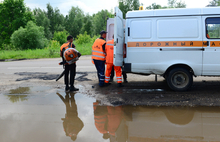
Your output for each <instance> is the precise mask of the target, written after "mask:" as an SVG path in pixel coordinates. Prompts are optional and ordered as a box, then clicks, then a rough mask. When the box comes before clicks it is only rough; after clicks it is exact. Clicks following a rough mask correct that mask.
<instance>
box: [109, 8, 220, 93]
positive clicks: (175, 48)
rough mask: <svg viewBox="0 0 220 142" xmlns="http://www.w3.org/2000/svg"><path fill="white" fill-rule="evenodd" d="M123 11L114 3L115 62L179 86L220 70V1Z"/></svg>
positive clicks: (184, 87) (181, 88)
mask: <svg viewBox="0 0 220 142" xmlns="http://www.w3.org/2000/svg"><path fill="white" fill-rule="evenodd" d="M122 17H123V16H122V12H121V11H120V9H119V8H118V7H115V18H113V19H111V18H110V19H108V21H107V31H108V34H107V40H110V39H111V37H112V35H113V34H114V41H115V44H114V45H115V46H114V65H116V66H122V65H123V63H124V68H125V71H126V72H129V73H137V74H146V75H150V74H156V75H161V76H163V77H164V78H165V79H166V81H167V84H168V86H169V87H170V88H171V89H172V90H175V91H186V90H188V89H189V88H190V87H191V86H192V83H193V76H220V7H206V8H181V9H160V10H143V11H130V12H128V13H127V14H126V20H124V19H123V18H122ZM113 21H114V22H113ZM113 29H114V30H113Z"/></svg>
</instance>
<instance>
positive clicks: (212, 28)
mask: <svg viewBox="0 0 220 142" xmlns="http://www.w3.org/2000/svg"><path fill="white" fill-rule="evenodd" d="M206 37H207V38H220V18H207V19H206Z"/></svg>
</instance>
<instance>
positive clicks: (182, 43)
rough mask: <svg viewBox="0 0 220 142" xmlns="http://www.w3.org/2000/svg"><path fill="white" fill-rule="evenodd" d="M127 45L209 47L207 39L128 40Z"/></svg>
mask: <svg viewBox="0 0 220 142" xmlns="http://www.w3.org/2000/svg"><path fill="white" fill-rule="evenodd" d="M219 43H220V42H219ZM127 47H207V41H204V42H203V41H159V42H128V46H127Z"/></svg>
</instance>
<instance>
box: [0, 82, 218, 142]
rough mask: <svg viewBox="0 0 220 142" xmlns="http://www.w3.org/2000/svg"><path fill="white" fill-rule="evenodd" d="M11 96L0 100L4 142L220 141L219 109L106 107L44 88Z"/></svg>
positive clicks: (0, 137) (0, 138)
mask: <svg viewBox="0 0 220 142" xmlns="http://www.w3.org/2000/svg"><path fill="white" fill-rule="evenodd" d="M10 93H11V94H10ZM10 93H9V94H6V95H1V96H0V105H1V107H0V125H1V127H0V132H1V133H0V141H1V142H5V141H9V142H30V141H31V142H39V141H48V142H50V141H54V142H70V141H76V142H89V141H96V142H103V141H104V142H105V141H106V142H126V141H127V142H155V141H157V142H165V141H166V142H183V141H184V142H196V141H199V142H208V141H209V142H214V141H215V142H216V141H220V107H193V108H190V107H148V106H136V107H135V106H123V105H120V103H116V104H117V106H104V105H101V104H102V102H99V101H97V100H95V99H94V98H90V97H88V96H86V95H84V94H80V93H77V92H75V93H65V92H63V89H61V90H59V89H58V90H53V89H51V88H49V87H46V86H45V87H24V88H22V87H21V88H18V89H15V90H11V91H10ZM10 95H11V96H13V95H14V96H16V95H17V96H19V97H20V98H19V101H17V102H16V103H12V101H10V99H9V98H8V96H10ZM22 96H26V97H23V98H27V99H26V100H25V101H22V100H21V98H22Z"/></svg>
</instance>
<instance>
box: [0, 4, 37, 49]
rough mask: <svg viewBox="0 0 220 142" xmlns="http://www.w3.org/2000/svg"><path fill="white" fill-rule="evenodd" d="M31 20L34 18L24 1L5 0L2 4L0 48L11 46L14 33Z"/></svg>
mask: <svg viewBox="0 0 220 142" xmlns="http://www.w3.org/2000/svg"><path fill="white" fill-rule="evenodd" d="M30 20H34V17H33V15H32V13H31V12H30V11H28V10H27V8H26V7H25V4H24V0H4V1H3V3H1V4H0V21H1V22H0V46H1V45H2V44H3V43H5V44H9V43H10V37H11V35H12V33H13V32H14V31H16V30H17V29H18V28H19V27H21V26H22V27H24V26H25V25H26V24H27V22H28V21H30Z"/></svg>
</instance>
